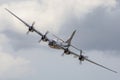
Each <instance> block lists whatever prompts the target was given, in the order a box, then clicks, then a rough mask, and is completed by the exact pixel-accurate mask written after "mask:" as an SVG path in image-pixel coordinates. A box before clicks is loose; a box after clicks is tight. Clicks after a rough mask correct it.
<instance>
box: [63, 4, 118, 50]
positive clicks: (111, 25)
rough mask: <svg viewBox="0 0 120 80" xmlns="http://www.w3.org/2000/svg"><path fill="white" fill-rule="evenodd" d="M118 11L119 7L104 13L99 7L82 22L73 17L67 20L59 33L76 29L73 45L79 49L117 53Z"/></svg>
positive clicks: (104, 10)
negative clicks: (113, 51)
mask: <svg viewBox="0 0 120 80" xmlns="http://www.w3.org/2000/svg"><path fill="white" fill-rule="evenodd" d="M119 11H120V8H119V6H118V7H117V8H115V9H113V10H111V11H109V12H108V11H106V9H104V8H102V7H99V8H97V9H95V10H94V11H93V12H92V13H89V14H87V15H86V17H85V18H84V20H78V19H77V18H74V17H72V18H71V19H69V18H68V19H69V20H67V21H66V22H65V24H64V25H63V29H61V31H63V33H64V32H65V31H69V30H70V31H72V30H74V29H77V31H78V32H77V34H76V37H75V39H74V41H73V43H74V42H75V45H77V46H79V47H80V48H84V49H87V50H88V49H90V50H91V49H98V50H118V51H119V50H120V45H119V41H120V36H119V34H120V27H119V25H120V23H119V20H120V18H119V16H120V14H119ZM71 16H72V15H71ZM69 27H70V28H69ZM65 28H66V29H65ZM64 29H65V30H64ZM77 36H79V37H77ZM76 40H77V41H76Z"/></svg>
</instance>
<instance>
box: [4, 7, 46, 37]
mask: <svg viewBox="0 0 120 80" xmlns="http://www.w3.org/2000/svg"><path fill="white" fill-rule="evenodd" d="M5 10H6V11H8V12H9V13H10V14H12V15H13V16H14V17H16V18H17V19H18V20H20V21H21V22H22V23H24V24H25V25H26V26H27V27H28V28H31V27H32V30H33V31H34V32H36V33H37V34H39V35H40V36H44V35H43V34H42V33H41V32H39V31H37V30H36V29H35V28H34V27H33V25H32V26H30V25H29V24H28V23H26V22H25V21H23V20H22V19H21V18H19V17H18V16H16V15H15V14H14V13H13V12H11V11H10V10H8V9H7V8H5Z"/></svg>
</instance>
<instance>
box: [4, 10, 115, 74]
mask: <svg viewBox="0 0 120 80" xmlns="http://www.w3.org/2000/svg"><path fill="white" fill-rule="evenodd" d="M5 10H7V11H8V12H9V13H10V14H12V15H13V16H14V17H16V18H17V19H18V20H20V21H21V22H22V23H24V24H25V25H26V26H27V27H28V32H27V34H28V33H29V32H36V33H37V34H38V35H40V36H41V39H40V41H39V42H41V41H43V42H48V45H49V46H50V47H51V48H54V49H62V50H63V51H64V53H63V54H62V55H64V54H67V55H70V54H71V55H73V56H75V57H77V58H78V59H79V60H80V62H82V61H84V60H86V61H88V62H91V63H93V64H96V65H98V66H100V67H102V68H105V69H107V70H109V71H112V72H114V73H117V72H116V71H114V70H112V69H109V68H107V67H105V66H103V65H100V64H98V63H96V62H93V61H91V60H89V59H88V58H87V57H86V56H84V55H82V53H83V51H82V50H80V49H78V48H76V47H75V46H73V45H71V40H72V38H73V36H74V34H75V32H76V30H75V31H74V32H73V33H72V35H71V37H70V38H69V39H68V40H67V41H63V40H62V39H60V38H59V37H57V36H55V35H54V36H55V37H56V38H57V39H59V40H61V41H55V40H51V39H49V38H48V37H47V34H48V33H49V32H48V31H47V32H46V33H45V34H42V33H41V32H39V31H38V30H36V29H35V28H34V24H35V22H33V23H32V25H29V24H27V23H26V22H25V21H23V20H22V19H20V18H19V17H18V16H16V15H15V14H14V13H12V12H11V11H10V10H8V9H6V8H5ZM70 46H71V47H73V48H75V49H77V50H79V51H80V55H78V54H76V53H75V52H73V51H71V50H70V49H69V47H70Z"/></svg>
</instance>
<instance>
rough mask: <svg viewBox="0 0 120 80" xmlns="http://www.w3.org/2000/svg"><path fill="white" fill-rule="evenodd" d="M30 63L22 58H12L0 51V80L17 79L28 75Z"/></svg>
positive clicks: (10, 55)
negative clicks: (5, 79) (6, 79)
mask: <svg viewBox="0 0 120 80" xmlns="http://www.w3.org/2000/svg"><path fill="white" fill-rule="evenodd" d="M29 63H30V62H29V61H28V60H26V59H24V58H22V57H16V56H13V55H12V54H10V53H4V52H3V51H2V50H0V79H4V78H17V77H21V76H23V75H25V74H28V72H29V70H30V68H29V67H28V64H29Z"/></svg>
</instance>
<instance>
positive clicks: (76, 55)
mask: <svg viewBox="0 0 120 80" xmlns="http://www.w3.org/2000/svg"><path fill="white" fill-rule="evenodd" d="M70 53H71V54H72V55H74V56H75V57H78V58H79V57H80V56H83V58H84V60H86V61H88V62H90V63H93V64H95V65H97V66H100V67H102V68H104V69H107V70H109V71H112V72H114V73H117V71H114V70H112V69H110V68H107V67H105V66H103V65H101V64H98V63H96V62H94V61H92V60H90V59H88V58H86V57H85V56H84V55H78V54H76V53H74V52H72V51H70Z"/></svg>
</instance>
